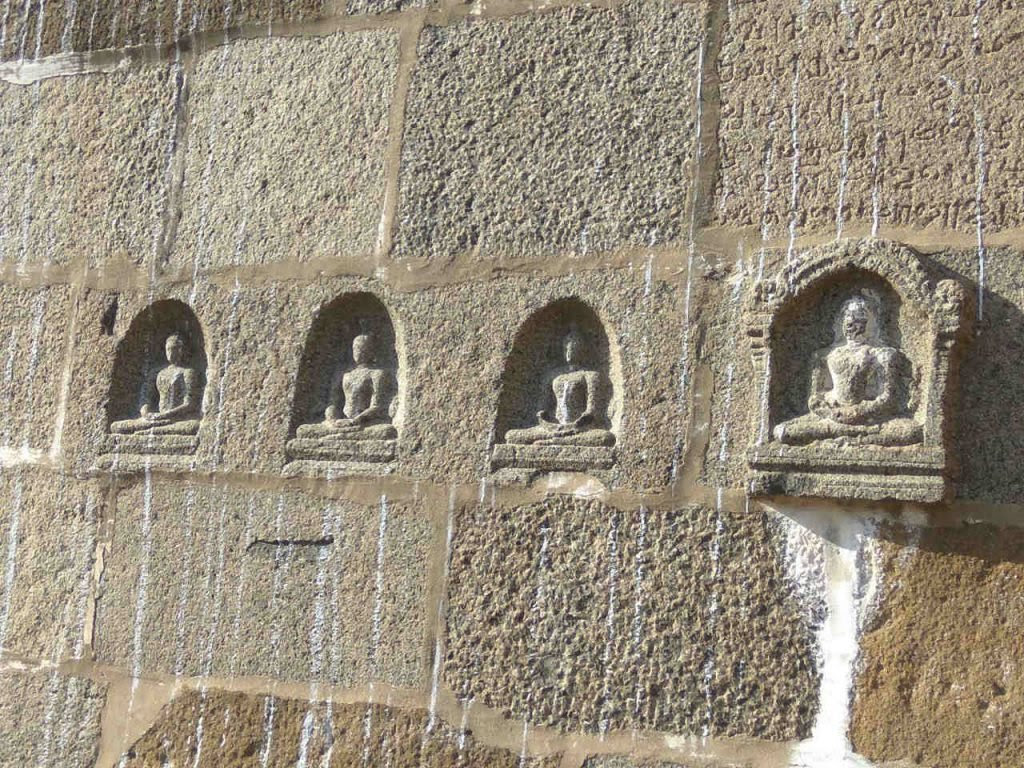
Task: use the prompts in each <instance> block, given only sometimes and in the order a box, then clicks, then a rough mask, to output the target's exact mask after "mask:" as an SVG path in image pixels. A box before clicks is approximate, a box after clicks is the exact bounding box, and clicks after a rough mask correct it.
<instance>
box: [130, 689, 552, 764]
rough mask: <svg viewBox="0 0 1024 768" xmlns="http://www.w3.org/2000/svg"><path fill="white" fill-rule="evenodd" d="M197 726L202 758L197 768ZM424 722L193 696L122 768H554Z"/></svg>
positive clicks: (367, 709)
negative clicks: (257, 762) (258, 766)
mask: <svg viewBox="0 0 1024 768" xmlns="http://www.w3.org/2000/svg"><path fill="white" fill-rule="evenodd" d="M269 712H272V713H273V714H272V715H269V714H268V713H269ZM221 713H223V714H224V716H223V717H222V716H221ZM214 715H216V716H214ZM200 720H202V731H201V732H202V750H201V752H200V754H199V759H198V762H197V756H196V752H197V746H198V744H197V742H198V737H197V733H199V731H197V728H198V727H199V722H200ZM428 720H429V716H428V714H427V713H426V712H424V711H422V710H409V709H396V708H392V707H386V706H381V705H377V704H374V705H369V706H368V705H366V704H327V703H323V702H320V703H313V704H311V703H310V702H308V701H299V700H295V699H283V698H273V699H271V698H269V697H266V696H257V695H251V694H242V693H228V692H224V691H217V690H213V691H208V692H207V693H206V695H205V696H203V695H201V694H199V693H197V692H194V691H190V692H187V693H183V694H181V695H179V696H178V697H176V698H175V699H174V700H173V701H171V703H170V704H168V705H167V706H166V707H165V708H164V710H163V711H162V712H161V713H160V717H159V718H158V720H157V722H156V724H154V725H153V727H152V728H150V729H149V730H148V731H147V732H146V734H145V735H144V736H143V737H142V738H141V739H139V741H138V742H136V743H135V744H134V745H133V746H132V748H131V750H130V751H129V752H128V753H127V755H126V760H125V763H124V765H125V766H126V768H143V767H144V766H151V765H166V764H168V763H169V764H171V765H193V766H202V767H205V768H215V767H216V768H234V766H248V765H252V764H253V760H254V759H255V758H254V756H259V757H258V759H261V760H263V761H264V762H263V763H262V764H263V765H270V766H286V765H295V764H296V759H298V761H299V764H300V765H318V766H325V768H326V767H327V766H330V768H343V767H346V768H347V767H348V766H356V765H381V766H383V765H389V766H393V768H448V766H456V765H461V766H468V767H469V768H504V767H507V768H516V766H528V767H529V768H555V766H557V765H558V758H557V757H553V758H546V759H543V758H536V759H527V760H525V761H524V762H520V761H519V755H518V754H514V753H512V752H509V751H507V750H503V749H496V748H491V747H485V746H482V745H480V744H478V743H476V740H475V739H474V738H473V736H472V735H471V734H470V733H466V734H465V735H464V736H463V735H462V734H461V733H460V732H459V731H457V730H455V729H454V728H452V727H451V726H449V725H447V724H445V723H443V722H438V723H435V726H434V729H433V730H431V731H430V732H429V733H427V725H428ZM268 723H271V727H270V728H268V725H267V724H268ZM460 737H461V743H460ZM264 755H265V756H266V757H265V758H264V757H263V756H264Z"/></svg>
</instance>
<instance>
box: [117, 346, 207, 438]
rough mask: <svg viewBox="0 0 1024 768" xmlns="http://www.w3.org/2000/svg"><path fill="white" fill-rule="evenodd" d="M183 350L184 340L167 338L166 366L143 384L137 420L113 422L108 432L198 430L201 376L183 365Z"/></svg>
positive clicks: (195, 431) (176, 431)
mask: <svg viewBox="0 0 1024 768" xmlns="http://www.w3.org/2000/svg"><path fill="white" fill-rule="evenodd" d="M185 350H186V345H185V340H184V339H183V338H182V337H181V336H180V335H178V334H176V333H172V334H171V335H170V336H168V337H167V342H166V344H165V345H164V352H165V354H166V355H167V365H165V366H163V367H162V368H160V370H159V371H157V373H156V375H155V376H152V377H150V378H149V380H148V381H146V383H145V385H144V389H143V401H144V402H143V404H142V408H141V409H140V415H139V418H137V419H127V420H125V421H115V422H114V423H113V424H111V425H110V431H111V432H113V433H116V434H121V435H128V434H134V433H138V432H144V433H148V434H158V435H194V434H196V433H197V432H198V431H199V417H200V410H201V404H202V393H203V388H202V382H201V376H200V375H199V373H198V372H197V371H196V370H195V369H194V368H190V367H189V366H187V365H185V364H184V363H185Z"/></svg>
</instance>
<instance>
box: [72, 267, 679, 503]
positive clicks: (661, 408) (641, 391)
mask: <svg viewBox="0 0 1024 768" xmlns="http://www.w3.org/2000/svg"><path fill="white" fill-rule="evenodd" d="M360 291H369V292H372V293H373V294H374V295H375V296H376V297H377V298H378V299H379V300H380V301H381V302H382V303H383V305H384V306H385V307H386V308H387V310H388V312H389V314H390V316H391V320H392V322H393V323H394V327H395V333H396V341H397V343H396V346H397V358H398V363H399V366H398V385H399V393H398V410H397V413H396V417H395V419H396V424H397V425H398V439H397V458H396V460H395V461H394V462H393V467H391V468H392V469H393V472H394V474H396V475H400V476H406V477H417V478H428V479H432V480H436V481H438V482H443V483H451V482H477V481H479V480H480V479H481V478H483V477H486V476H488V475H490V473H491V458H492V457H491V448H492V443H493V442H495V440H496V437H497V436H496V435H495V434H494V431H495V428H496V419H497V411H498V400H499V398H500V396H501V392H502V387H503V385H504V380H505V379H504V369H505V366H506V363H507V361H508V358H509V355H510V354H511V352H512V349H513V343H514V340H515V338H516V335H517V334H518V333H519V332H520V330H521V327H522V325H523V324H524V323H525V321H526V319H527V318H528V317H529V316H530V315H531V313H533V312H535V311H537V310H540V309H542V308H543V307H545V306H547V305H549V304H551V303H552V302H555V301H558V300H560V299H564V298H565V297H569V296H573V297H576V298H578V299H579V300H580V301H582V302H584V303H585V304H587V305H589V306H590V307H593V308H596V309H597V310H598V314H599V316H600V317H601V318H602V322H603V323H604V324H605V332H606V333H607V334H608V337H609V344H610V345H611V347H612V349H613V350H614V356H613V365H612V366H611V368H610V374H611V376H612V378H613V380H614V384H615V387H616V390H617V391H618V392H619V393H621V396H620V398H619V400H620V402H619V403H618V404H617V406H616V407H617V408H618V410H619V413H620V416H619V426H620V429H619V434H618V439H617V443H616V447H615V456H616V459H615V465H614V467H613V469H612V470H611V472H610V474H609V476H608V478H607V479H608V481H609V482H612V483H614V484H629V485H632V486H633V487H637V488H651V487H664V486H665V485H667V484H668V483H669V482H670V479H671V476H672V471H673V466H674V462H677V461H678V459H679V457H680V454H681V448H682V439H683V433H684V424H685V419H686V418H687V415H688V411H689V403H687V402H684V401H683V400H682V399H681V398H680V395H679V392H678V391H677V390H676V382H677V381H678V369H679V366H680V365H681V364H683V357H684V355H685V352H684V346H685V342H684V339H685V334H684V331H683V328H682V322H681V320H680V315H681V304H682V302H683V301H684V291H685V288H684V287H683V286H681V285H678V284H676V283H673V282H667V281H664V280H661V279H654V278H651V279H650V280H649V281H648V280H647V279H645V275H644V270H643V269H642V268H637V269H628V270H627V269H623V270H592V271H588V272H586V273H584V274H582V275H579V276H563V277H557V278H551V279H545V280H543V281H541V280H538V279H536V278H533V279H531V278H529V277H525V276H507V277H502V278H496V279H492V280H489V281H486V282H466V283H457V284H452V285H446V286H440V287H433V288H427V289H423V290H419V291H415V292H399V291H395V290H393V289H391V288H389V287H387V286H386V285H385V284H384V283H383V282H381V281H378V280H371V279H366V278H356V277H333V278H319V279H316V280H313V281H311V282H308V283H305V282H299V281H280V282H276V281H275V282H260V283H253V284H249V285H244V286H243V285H239V286H236V287H231V288H226V287H223V286H221V285H218V284H215V283H209V282H201V283H199V284H197V285H196V286H195V290H194V291H193V289H192V287H191V286H190V285H188V284H180V285H175V286H171V287H169V288H168V289H166V290H164V291H162V292H161V293H160V294H159V296H157V297H156V298H158V299H176V300H179V301H187V302H191V304H192V306H193V309H194V310H195V314H196V317H197V318H198V320H199V323H200V324H201V326H202V329H203V336H204V339H205V343H206V356H207V361H208V362H207V383H206V391H205V396H204V413H203V418H202V423H201V426H200V430H199V448H198V450H197V452H196V454H195V461H196V465H197V466H198V467H200V468H204V469H218V470H224V471H243V472H251V471H260V472H273V473H279V472H281V471H282V468H283V467H284V466H285V464H286V462H287V460H288V459H287V457H286V453H285V446H286V442H287V440H288V438H289V425H290V421H291V419H292V416H293V405H294V398H295V396H296V381H297V377H298V376H299V369H300V361H301V359H302V356H303V354H304V352H305V345H306V344H307V339H308V335H309V333H310V329H311V328H312V326H313V322H314V317H315V316H316V315H317V313H318V312H320V311H321V310H322V309H323V308H324V307H325V306H326V305H328V304H329V303H330V302H331V301H333V300H334V299H335V298H337V297H338V296H341V295H344V294H347V293H357V292H360ZM113 299H114V297H113V294H111V293H109V292H106V291H86V292H84V293H83V297H82V299H81V300H80V302H79V319H78V321H77V322H76V329H77V330H76V336H75V338H76V341H75V344H74V348H73V361H74V362H73V365H72V366H71V384H70V387H69V392H70V396H69V403H68V408H67V416H66V425H65V430H64V438H63V446H64V454H65V456H67V457H68V458H69V459H71V460H72V461H73V462H74V464H75V466H76V468H79V469H85V468H88V467H91V466H92V465H93V464H94V463H95V462H96V459H97V456H98V455H99V453H100V447H101V445H102V443H103V437H104V434H105V430H106V423H105V421H104V418H105V416H104V414H105V410H104V409H105V405H104V404H105V402H106V400H107V397H108V394H109V391H110V379H111V377H112V376H113V375H114V360H115V354H116V345H117V343H120V341H121V339H123V338H125V336H126V334H127V332H128V329H129V328H130V326H131V323H132V320H133V319H134V318H135V317H137V316H138V315H139V313H140V312H142V311H143V309H144V308H145V306H146V305H147V302H148V301H149V299H150V296H149V295H148V293H144V292H137V291H123V292H121V293H120V294H119V295H118V305H117V312H116V317H113V321H112V322H113V325H112V326H111V328H110V334H109V335H108V331H107V327H106V326H105V325H104V323H103V322H102V321H103V319H104V317H106V318H107V319H108V320H110V319H111V306H112V302H113ZM439 303H443V304H444V306H446V307H449V308H451V311H450V312H449V313H446V314H439V313H438V312H437V306H438V304H439ZM494 307H500V308H501V311H500V312H496V311H494V310H493V308H494ZM694 314H695V315H696V312H695V313H694ZM253 317H265V318H266V322H255V323H254V322H250V321H249V320H248V319H247V318H253ZM562 332H563V333H564V329H562ZM559 338H560V337H558V338H555V337H552V338H551V339H549V340H547V341H550V342H557V341H558V339H559ZM320 343H322V340H320ZM545 343H546V342H545ZM659 350H661V351H659ZM664 350H667V352H665V351H664ZM452 371H465V372H466V374H465V379H464V380H465V382H466V385H465V386H458V387H456V386H452ZM510 386H514V382H512V383H510ZM545 407H546V404H544V403H538V404H536V405H532V404H531V408H532V410H533V411H536V410H540V409H542V408H545ZM321 415H322V414H321ZM187 465H188V462H186V464H185V466H186V467H187ZM335 474H336V475H337V474H338V472H335ZM342 474H344V473H343V472H342Z"/></svg>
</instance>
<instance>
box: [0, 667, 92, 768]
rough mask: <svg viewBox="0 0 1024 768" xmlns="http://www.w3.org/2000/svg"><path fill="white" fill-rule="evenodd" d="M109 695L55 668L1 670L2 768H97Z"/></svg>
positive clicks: (0, 749) (0, 722)
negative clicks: (30, 767) (5, 767)
mask: <svg viewBox="0 0 1024 768" xmlns="http://www.w3.org/2000/svg"><path fill="white" fill-rule="evenodd" d="M105 696H106V686H105V685H103V684H101V683H97V682H94V681H92V680H88V679H85V678H79V677H64V676H62V675H61V674H59V673H58V672H57V671H56V670H42V671H15V670H4V671H3V672H0V765H9V766H16V765H35V766H39V768H92V767H93V766H94V765H95V764H96V754H97V752H98V750H99V743H100V713H101V712H102V710H103V703H104V700H105Z"/></svg>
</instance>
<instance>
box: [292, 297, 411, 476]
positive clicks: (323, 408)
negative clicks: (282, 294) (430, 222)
mask: <svg viewBox="0 0 1024 768" xmlns="http://www.w3.org/2000/svg"><path fill="white" fill-rule="evenodd" d="M357 337H363V338H364V341H363V342H361V344H362V345H363V346H364V347H372V354H371V360H370V361H369V362H368V366H369V367H370V368H372V369H374V370H379V371H380V374H379V375H377V376H375V377H373V379H374V386H375V387H379V390H378V392H377V393H378V395H379V396H380V397H381V398H382V400H383V403H382V414H381V416H380V417H379V418H377V419H375V422H376V424H372V425H368V426H369V427H375V428H376V429H377V431H376V432H374V431H373V430H372V429H364V430H363V431H362V432H356V433H353V432H344V431H332V429H331V427H330V425H329V423H328V422H329V420H328V419H327V412H328V406H331V405H332V403H334V404H335V405H338V404H340V403H343V402H345V399H344V395H343V388H342V383H343V381H344V377H345V376H346V374H348V373H349V372H351V371H352V370H353V369H354V368H356V367H357V365H358V363H359V361H357V360H356V357H355V354H354V350H353V345H354V342H355V341H356V339H357ZM367 339H368V340H369V341H367ZM398 349H399V339H398V338H397V335H396V332H395V326H394V323H393V322H392V319H391V314H390V312H388V309H387V307H385V306H384V304H383V302H381V300H380V299H378V298H377V297H376V296H375V295H373V294H372V293H368V292H355V293H346V294H343V295H341V296H338V297H337V298H335V299H334V300H333V301H331V302H330V303H328V304H326V305H324V306H323V307H322V308H321V309H320V311H319V312H317V314H316V317H315V318H314V319H313V323H312V325H311V326H310V329H309V333H308V334H307V336H306V342H305V346H304V347H303V351H302V358H301V360H300V363H299V369H298V375H297V377H296V381H295V394H294V399H293V402H292V411H291V419H290V423H289V429H288V437H289V444H288V449H287V453H288V455H289V457H290V458H291V459H293V460H298V461H312V462H321V463H322V462H327V463H339V462H340V463H341V464H344V465H345V466H340V465H339V467H338V468H339V469H341V470H345V469H351V468H353V467H352V465H353V463H355V464H373V463H379V462H387V461H390V460H391V459H393V458H394V457H395V443H396V437H397V432H398V430H399V429H400V427H401V422H402V415H403V414H402V408H401V403H402V391H401V382H400V377H399V370H400V355H399V352H398ZM342 415H343V414H342V413H341V412H340V410H339V412H338V414H337V416H338V417H341V416H342ZM310 432H312V433H314V435H313V436H309V435H308V434H307V433H310ZM382 432H383V434H382Z"/></svg>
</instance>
